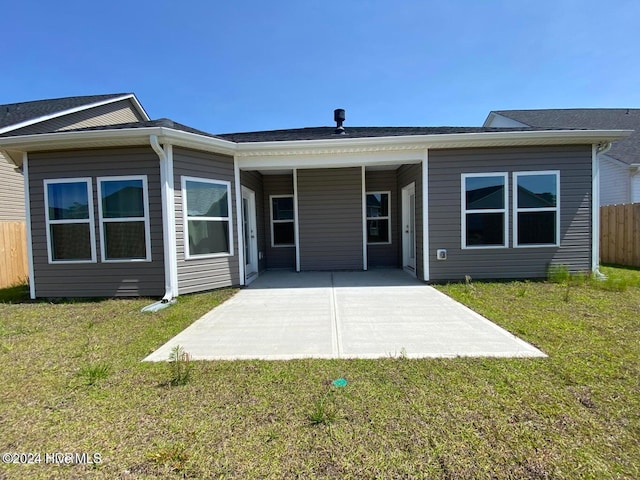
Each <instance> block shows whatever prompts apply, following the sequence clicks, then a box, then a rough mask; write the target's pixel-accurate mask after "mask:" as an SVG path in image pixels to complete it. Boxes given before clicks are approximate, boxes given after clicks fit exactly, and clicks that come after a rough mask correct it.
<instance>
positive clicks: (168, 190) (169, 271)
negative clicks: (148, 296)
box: [142, 135, 178, 312]
mask: <svg viewBox="0 0 640 480" xmlns="http://www.w3.org/2000/svg"><path fill="white" fill-rule="evenodd" d="M149 144H150V145H151V148H153V150H154V151H155V152H156V154H157V155H158V159H159V160H160V184H161V190H162V225H163V228H162V239H163V250H164V285H165V293H164V296H163V297H162V299H161V300H160V301H158V302H155V303H152V304H151V305H147V306H146V307H144V308H143V309H142V311H143V312H157V311H158V310H162V309H163V308H167V307H168V306H170V305H172V304H174V303H175V302H176V297H177V296H178V282H177V277H178V275H177V257H176V236H175V208H174V203H175V202H174V196H173V146H172V145H171V144H165V147H164V149H163V148H162V147H161V146H160V142H159V141H158V137H157V136H156V135H150V136H149Z"/></svg>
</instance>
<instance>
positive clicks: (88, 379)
mask: <svg viewBox="0 0 640 480" xmlns="http://www.w3.org/2000/svg"><path fill="white" fill-rule="evenodd" d="M108 375H109V365H107V364H106V363H97V364H95V365H85V366H84V367H82V368H81V369H80V371H79V372H78V376H79V377H81V378H82V379H83V380H84V383H85V385H89V386H92V385H95V384H96V383H97V382H98V380H102V379H104V378H107V376H108Z"/></svg>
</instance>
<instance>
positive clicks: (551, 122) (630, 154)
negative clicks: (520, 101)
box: [484, 108, 640, 165]
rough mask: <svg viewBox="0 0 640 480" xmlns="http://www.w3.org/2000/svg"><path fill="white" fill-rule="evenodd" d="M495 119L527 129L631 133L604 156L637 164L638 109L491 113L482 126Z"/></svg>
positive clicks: (639, 138) (639, 147)
mask: <svg viewBox="0 0 640 480" xmlns="http://www.w3.org/2000/svg"><path fill="white" fill-rule="evenodd" d="M496 115H500V116H502V117H506V118H509V119H511V120H515V121H516V122H519V123H520V124H523V125H527V126H531V127H546V128H587V129H598V130H599V129H603V130H634V133H633V134H631V135H630V136H629V137H627V138H624V139H621V140H617V141H616V142H615V143H613V145H612V147H611V150H609V152H607V155H608V156H609V157H613V158H615V159H617V160H620V161H621V162H624V163H626V164H629V165H630V164H632V163H638V162H640V109H638V108H572V109H547V110H494V111H492V112H490V113H489V115H488V116H487V119H486V120H485V122H484V125H490V124H492V121H493V120H494V119H495V117H496Z"/></svg>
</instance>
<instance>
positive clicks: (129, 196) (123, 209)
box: [97, 175, 151, 262]
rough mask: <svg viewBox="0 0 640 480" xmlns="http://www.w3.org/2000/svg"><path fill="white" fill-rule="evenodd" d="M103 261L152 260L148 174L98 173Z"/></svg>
mask: <svg viewBox="0 0 640 480" xmlns="http://www.w3.org/2000/svg"><path fill="white" fill-rule="evenodd" d="M97 180H98V202H99V203H98V213H99V215H100V253H101V255H102V261H103V262H128V261H150V260H151V238H150V233H149V196H148V192H147V177H146V175H133V176H118V177H98V179H97Z"/></svg>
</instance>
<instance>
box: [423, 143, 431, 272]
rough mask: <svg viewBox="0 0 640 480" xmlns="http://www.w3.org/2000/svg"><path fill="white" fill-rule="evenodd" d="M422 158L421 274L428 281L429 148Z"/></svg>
mask: <svg viewBox="0 0 640 480" xmlns="http://www.w3.org/2000/svg"><path fill="white" fill-rule="evenodd" d="M423 155H424V156H423V158H422V276H423V277H424V278H423V280H424V281H425V282H428V281H429V278H430V275H429V150H428V149H426V150H425V151H424V154H423Z"/></svg>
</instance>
